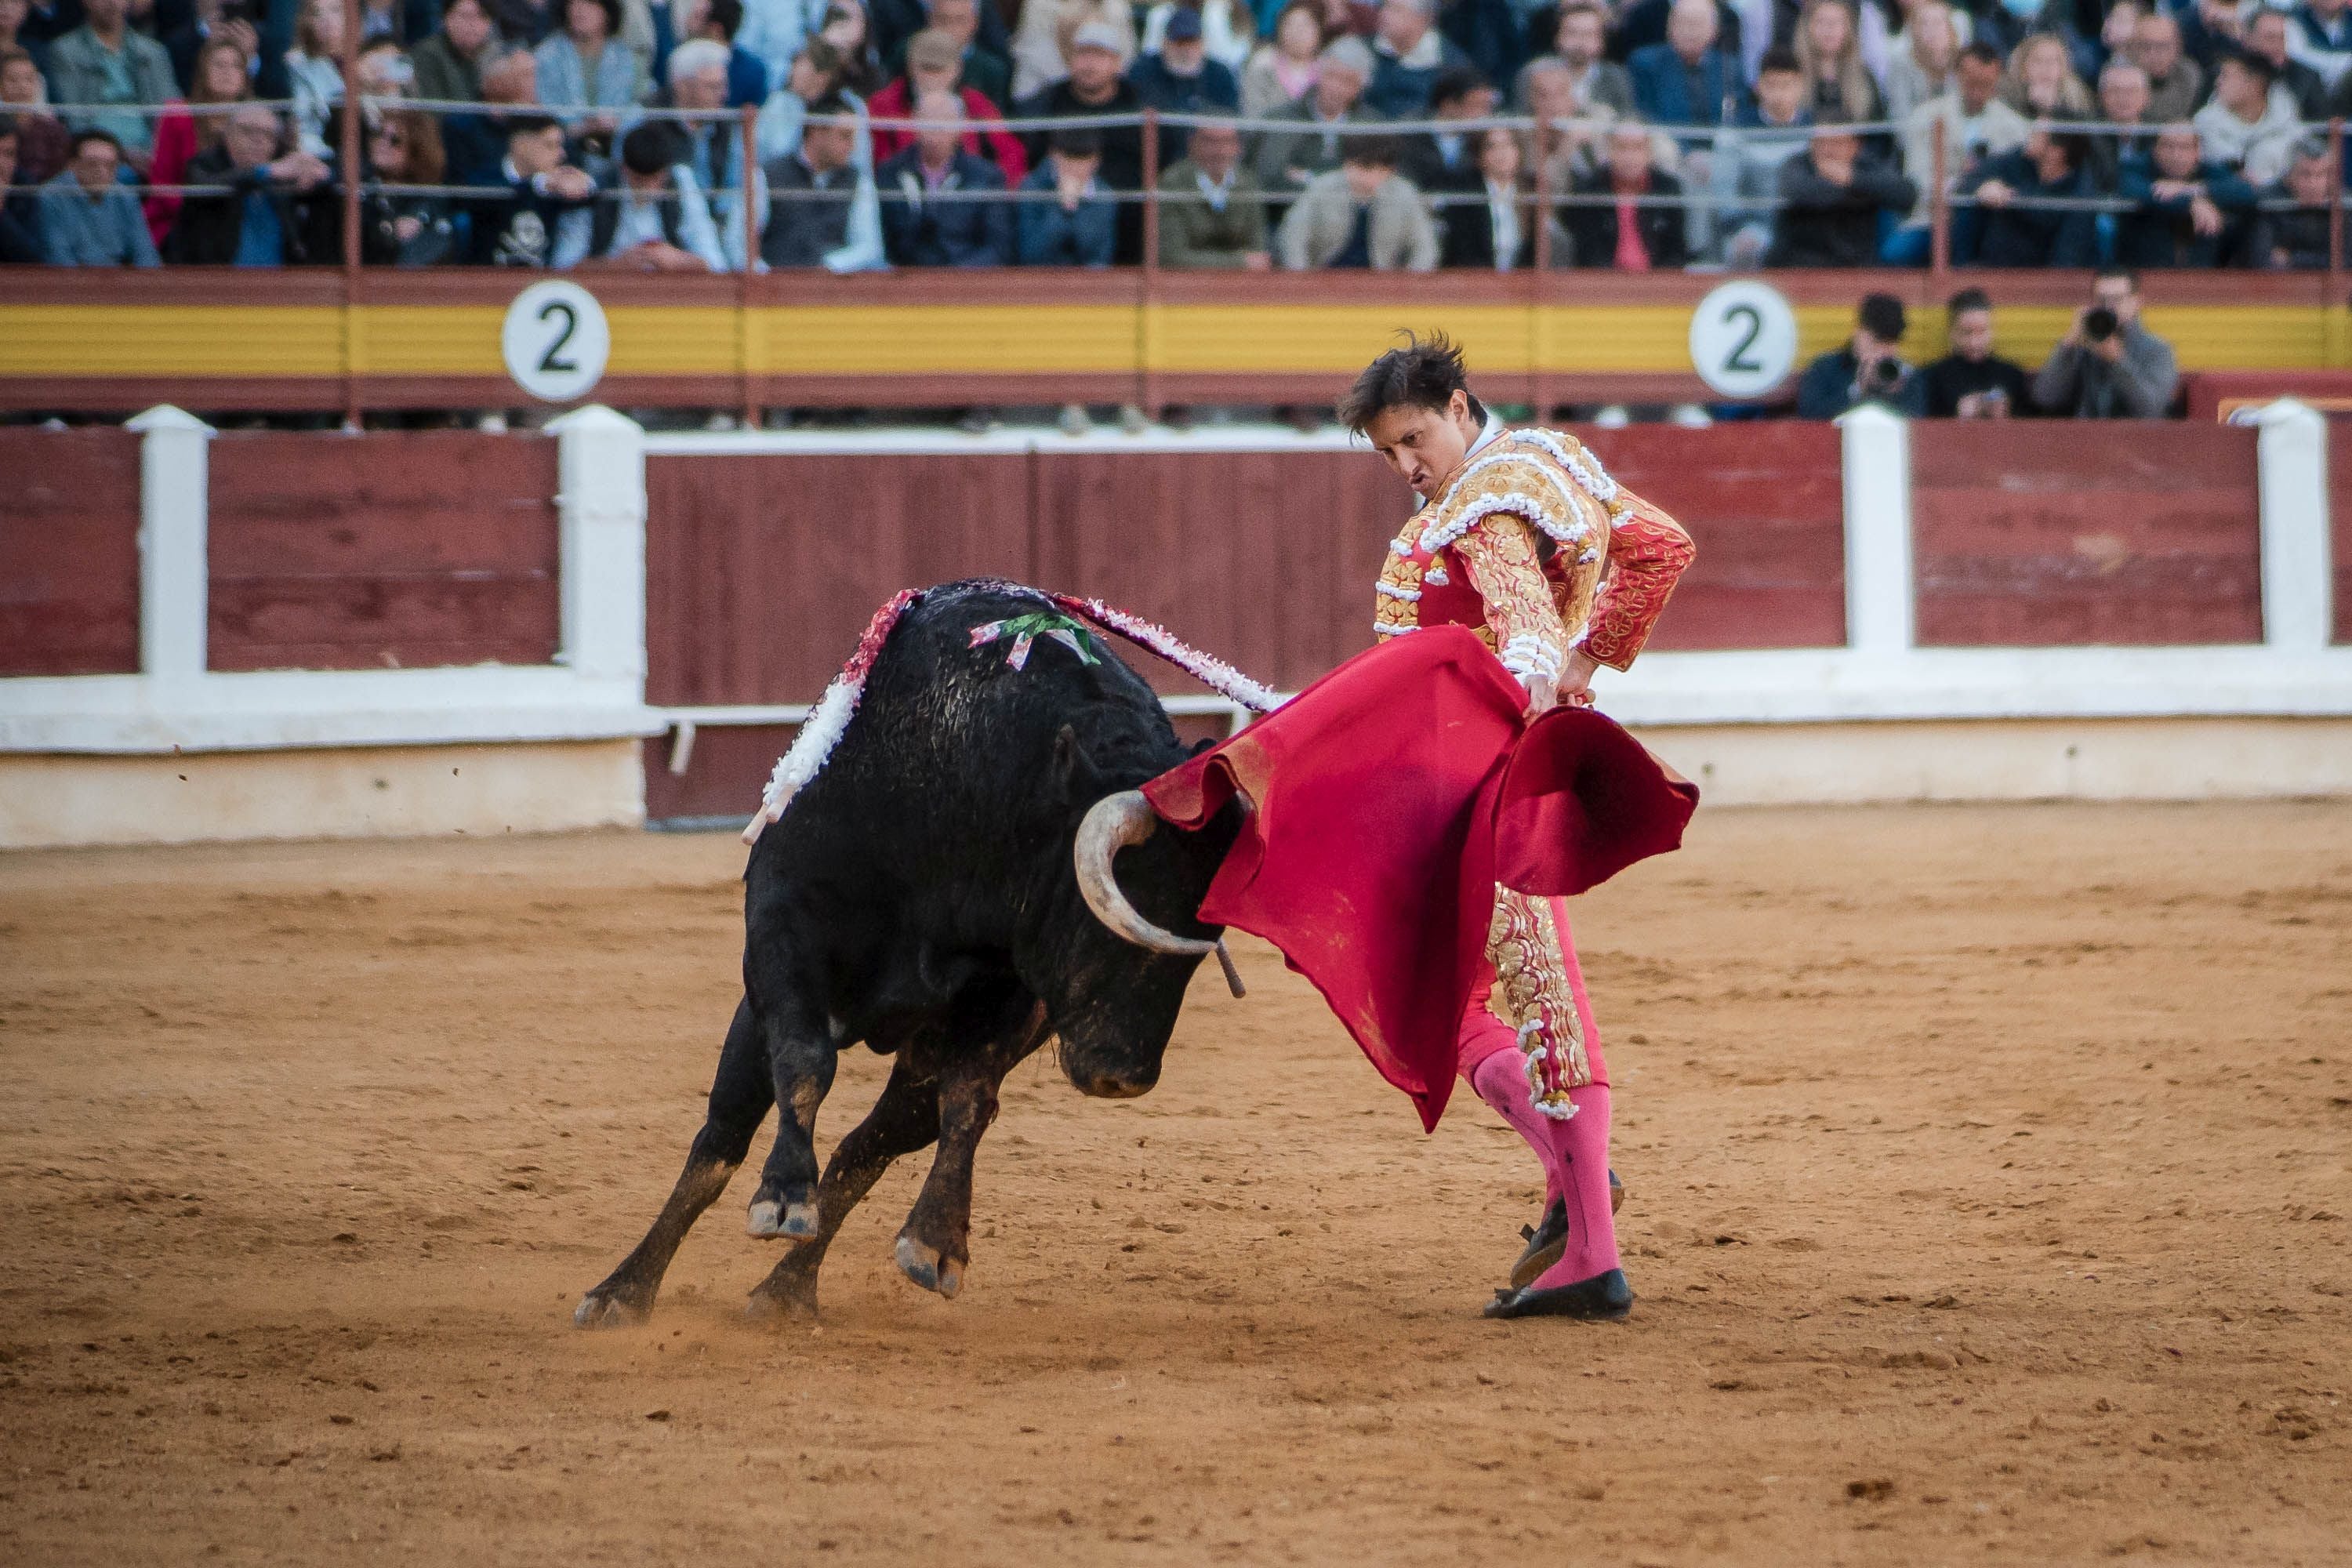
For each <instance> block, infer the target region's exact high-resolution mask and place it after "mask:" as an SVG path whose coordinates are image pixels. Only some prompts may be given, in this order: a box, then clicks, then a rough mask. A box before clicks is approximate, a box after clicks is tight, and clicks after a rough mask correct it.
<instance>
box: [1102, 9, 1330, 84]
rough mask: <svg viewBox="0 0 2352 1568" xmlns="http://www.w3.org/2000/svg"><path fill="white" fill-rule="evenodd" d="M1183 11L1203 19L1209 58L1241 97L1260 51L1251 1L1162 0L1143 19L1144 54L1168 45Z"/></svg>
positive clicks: (1202, 38) (1202, 37)
mask: <svg viewBox="0 0 2352 1568" xmlns="http://www.w3.org/2000/svg"><path fill="white" fill-rule="evenodd" d="M1179 11H1190V12H1192V15H1193V16H1195V17H1196V18H1198V19H1199V21H1200V24H1201V41H1202V44H1203V45H1204V46H1205V47H1206V49H1207V53H1208V57H1209V58H1211V59H1213V60H1214V61H1216V62H1217V63H1218V64H1219V65H1221V66H1223V67H1224V68H1225V69H1226V70H1227V71H1228V72H1230V73H1231V74H1232V76H1233V78H1234V89H1235V92H1236V93H1238V92H1239V90H1240V82H1241V73H1242V70H1243V68H1244V67H1245V66H1247V65H1248V64H1249V58H1250V52H1251V51H1252V50H1253V49H1255V47H1257V16H1256V14H1255V10H1254V9H1253V8H1252V6H1251V5H1250V4H1249V3H1248V0H1158V4H1156V5H1153V6H1152V7H1151V8H1150V10H1149V11H1146V12H1145V13H1144V16H1143V39H1142V52H1143V53H1144V54H1147V55H1149V54H1152V53H1155V52H1157V51H1158V49H1159V48H1160V45H1161V44H1163V43H1165V42H1166V41H1167V39H1168V25H1169V24H1170V23H1171V22H1172V21H1174V20H1175V19H1176V13H1177V12H1179ZM1307 56H1308V58H1310V59H1311V58H1314V51H1313V50H1311V49H1310V50H1308V51H1307ZM1225 107H1227V108H1229V109H1230V108H1232V107H1233V105H1231V104H1228V105H1226V106H1225Z"/></svg>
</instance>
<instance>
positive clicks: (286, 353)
mask: <svg viewBox="0 0 2352 1568" xmlns="http://www.w3.org/2000/svg"><path fill="white" fill-rule="evenodd" d="M2073 317H2074V311H2073V310H2071V309H2067V308H2063V307H2049V306H2042V307H2036V306H2008V307H2003V308H2002V309H2001V310H2000V313H1999V317H1998V320H1999V333H1998V339H1997V346H1998V348H1999V349H2000V352H2001V353H2004V354H2007V355H2009V356H2010V357H2011V358H2013V359H2015V360H2017V361H2019V362H2020V363H2027V364H2032V363H2038V362H2039V361H2040V360H2041V359H2042V356H2043V355H2045V354H2046V353H2049V350H2050V347H2051V345H2052V344H2053V343H2054V342H2057V341H2058V339H2059V337H2060V336H2061V335H2063V333H2064V331H2066V329H2067V326H2068V325H2069V323H2070V322H2071V321H2072V320H2073ZM608 318H609V320H610V321H611V323H612V330H613V354H612V359H611V362H610V367H609V368H610V371H611V374H616V375H732V374H737V373H738V372H740V370H741V369H742V368H743V365H742V360H743V357H744V355H745V353H746V352H747V348H746V343H745V341H744V340H745V336H746V333H747V331H748V338H749V343H748V353H749V356H750V359H751V369H752V370H754V371H755V372H758V373H761V374H776V375H860V374H867V375H893V374H897V375H919V374H952V373H982V374H984V373H987V372H990V371H1004V372H1011V373H1016V374H1019V373H1025V374H1057V373H1084V372H1097V373H1109V374H1120V373H1125V372H1129V371H1131V370H1133V369H1134V368H1135V366H1136V363H1137V359H1138V356H1139V353H1142V352H1144V344H1145V343H1146V342H1148V343H1149V345H1150V349H1149V352H1150V355H1151V362H1152V364H1153V367H1154V368H1155V369H1158V370H1162V371H1169V372H1175V373H1185V372H1203V373H1211V374H1214V373H1219V372H1232V373H1237V374H1248V373H1291V374H1298V373H1306V374H1335V375H1344V374H1349V372H1351V371H1353V370H1354V369H1356V368H1357V367H1358V366H1360V365H1361V364H1363V363H1364V362H1365V361H1366V360H1368V359H1370V357H1371V356H1372V355H1373V354H1375V353H1379V352H1380V351H1381V349H1382V348H1383V347H1385V346H1387V345H1388V344H1389V343H1390V342H1391V341H1392V340H1393V337H1394V334H1395V332H1396V331H1397V330H1398V329H1399V328H1401V327H1414V328H1422V329H1426V328H1431V327H1436V328H1442V329H1444V331H1449V332H1452V333H1454V335H1456V336H1457V337H1459V338H1460V339H1461V340H1462V341H1463V342H1465V344H1466V345H1467V347H1468V348H1469V351H1470V353H1471V358H1472V363H1475V365H1476V366H1477V367H1478V368H1479V369H1480V370H1481V371H1483V372H1487V373H1492V374H1514V373H1525V372H1526V371H1527V370H1528V366H1529V364H1530V362H1531V361H1532V362H1534V363H1540V364H1541V365H1542V366H1543V368H1544V369H1546V370H1548V371H1551V372H1556V373H1563V374H1577V373H1582V374H1605V373H1608V372H1630V373H1636V374H1642V373H1649V374H1658V373H1665V374H1677V373H1681V372H1685V371H1687V370H1688V369H1689V368H1690V364H1689V359H1688V351H1687V342H1688V331H1689V321H1690V315H1689V311H1688V310H1687V309H1686V308H1685V307H1683V306H1680V305H1633V306H1616V307H1608V306H1591V305H1585V306H1577V305H1555V306H1547V307H1544V308H1542V309H1541V310H1535V311H1530V310H1528V309H1525V308H1523V307H1519V306H1516V305H1475V306H1446V305H1444V304H1443V303H1433V304H1431V305H1429V306H1428V307H1426V308H1423V307H1419V306H1390V305H1329V306H1273V305H1266V306H1258V305H1165V306H1160V307H1157V308H1155V309H1153V310H1151V311H1150V313H1149V316H1148V317H1146V316H1144V315H1143V314H1141V313H1139V310H1138V308H1136V307H1133V306H1128V305H1117V304H1112V305H976V306H957V305H908V306H892V305H838V306H812V307H795V306H770V307H761V308H758V309H755V310H753V311H752V312H751V318H750V320H749V321H748V322H746V321H742V320H740V318H739V316H738V313H737V312H736V311H735V310H733V309H731V308H729V307H724V306H615V307H613V308H612V309H611V310H609V311H608ZM503 319H504V311H503V310H499V309H498V308H496V307H492V306H408V305H398V306H394V305H370V306H362V307H360V308H359V309H358V310H355V311H354V312H353V314H352V346H351V354H352V361H353V364H354V367H355V368H356V369H357V370H358V371H360V372H361V373H362V374H393V375H498V374H502V371H503V363H502V360H501V357H500V353H499V325H500V323H501V321H503ZM1797 321H1798V339H1799V348H1800V353H1801V355H1803V356H1811V355H1813V354H1817V353H1823V352H1826V351H1827V350H1830V349H1832V348H1835V347H1836V346H1837V345H1838V344H1840V343H1841V342H1844V341H1845V339H1846V337H1847V336H1848V335H1849V334H1850V333H1851V332H1852V331H1853V311H1852V310H1850V309H1848V308H1846V307H1843V306H1810V305H1809V306H1805V307H1802V308H1801V309H1800V310H1798V312H1797ZM2148 324H2149V325H2150V327H2151V328H2153V329H2154V330H2155V331H2158V332H2159V333H2161V334H2162V335H2163V336H2165V337H2167V338H2168V339H2169V340H2171V342H2173V344H2174V345H2175V347H2176V348H2177V349H2178V351H2179V356H2180V364H2181V368H2182V369H2184V370H2199V369H2225V368H2231V367H2260V368H2271V369H2282V370H2304V369H2320V368H2325V367H2326V366H2328V365H2331V364H2336V365H2344V364H2352V310H2347V308H2345V307H2340V306H2339V307H2336V308H2333V309H2330V310H2325V311H2321V310H2304V309H2298V308H2295V307H2292V306H2276V305H2263V306H2226V305H2214V306H2176V307H2161V306H2158V307H2151V308H2150V310H2149V311H2148ZM342 329H343V313H342V311H341V310H340V309H338V308H336V307H333V306H311V305H288V306H275V307H272V306H210V305H124V306H94V305H24V306H10V307H7V308H5V309H0V376H10V377H41V376H58V375H73V376H93V375H94V376H110V375H120V376H172V375H188V376H264V375H267V376H321V377H323V376H334V375H340V374H342V372H343V360H344V345H343V342H342ZM1147 332H1148V336H1146V335H1145V334H1146V333H1147ZM1905 348H1906V352H1907V353H1908V354H1909V355H1910V356H1911V357H1912V358H1913V359H1914V360H1916V361H1925V360H1927V359H1932V358H1934V357H1935V356H1936V355H1937V354H1939V353H1942V352H1943V348H1944V320H1943V313H1942V312H1941V311H1940V310H1916V311H1914V312H1913V313H1912V324H1911V331H1910V333H1909V335H1908V336H1907V337H1906V341H1905Z"/></svg>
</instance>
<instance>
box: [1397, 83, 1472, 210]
mask: <svg viewBox="0 0 2352 1568" xmlns="http://www.w3.org/2000/svg"><path fill="white" fill-rule="evenodd" d="M1429 110H1430V116H1431V118H1432V119H1435V120H1484V119H1486V118H1488V117H1489V116H1491V115H1492V114H1493V113H1494V112H1495V89H1493V88H1491V87H1488V86H1487V85H1486V78H1485V77H1482V76H1480V75H1479V74H1478V73H1477V72H1476V71H1475V70H1474V69H1471V68H1469V67H1466V66H1465V67H1464V68H1461V69H1459V70H1450V71H1447V72H1446V73H1445V74H1444V75H1443V76H1441V77H1439V78H1438V79H1437V85H1436V86H1435V87H1434V88H1433V89H1430V104H1429ZM1477 140H1478V137H1477V133H1476V132H1469V131H1423V132H1417V133H1415V134H1414V135H1412V136H1409V137H1407V138H1406V139H1405V142H1404V163H1403V164H1402V168H1401V169H1400V172H1401V173H1402V174H1403V175H1404V177H1405V178H1406V179H1408V180H1411V181H1412V183H1413V184H1414V186H1415V187H1416V188H1417V189H1419V190H1420V191H1421V192H1422V194H1423V195H1434V194H1436V193H1439V192H1445V191H1456V192H1460V191H1475V190H1476V189H1477V188H1478V183H1479V174H1478V149H1477V146H1476V145H1475V143H1476V142H1477Z"/></svg>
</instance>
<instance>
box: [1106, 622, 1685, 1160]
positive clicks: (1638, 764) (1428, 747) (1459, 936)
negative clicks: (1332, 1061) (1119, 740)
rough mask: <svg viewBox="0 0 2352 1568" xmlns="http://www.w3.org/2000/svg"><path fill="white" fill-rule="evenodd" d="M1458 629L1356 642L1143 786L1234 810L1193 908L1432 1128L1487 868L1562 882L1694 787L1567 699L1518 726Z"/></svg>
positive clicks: (1564, 887)
mask: <svg viewBox="0 0 2352 1568" xmlns="http://www.w3.org/2000/svg"><path fill="white" fill-rule="evenodd" d="M1525 703H1526V696H1525V694H1524V693H1523V692H1522V691H1521V689H1520V688H1519V684H1518V682H1517V681H1516V680H1514V679H1512V678H1511V675H1510V673H1509V672H1508V671H1507V670H1506V669H1504V668H1503V667H1502V665H1501V664H1500V663H1499V662H1497V661H1496V658H1495V656H1494V655H1493V654H1491V653H1489V652H1488V651H1487V650H1486V645H1484V644H1483V643H1481V642H1480V641H1479V640H1478V638H1477V637H1475V635H1474V634H1473V633H1471V632H1470V631H1469V630H1468V629H1467V628H1465V627H1462V626H1424V627H1423V628H1422V629H1421V630H1419V631H1417V632H1415V633H1414V634H1413V635H1412V636H1411V637H1396V638H1392V639H1391V640H1390V641H1388V642H1386V643H1384V644H1382V645H1381V646H1380V647H1375V648H1373V649H1371V650H1370V652H1367V653H1362V654H1359V655H1358V656H1357V657H1356V658H1351V659H1349V661H1348V662H1347V663H1345V664H1343V665H1341V666H1339V668H1337V669H1335V670H1333V671H1332V672H1331V673H1330V674H1328V675H1327V676H1325V677H1324V678H1323V679H1321V680H1318V681H1317V682H1316V683H1315V684H1314V685H1312V686H1310V687H1308V688H1307V689H1306V690H1304V691H1302V692H1300V693H1299V694H1298V695H1297V697H1296V698H1294V699H1292V700H1290V701H1289V702H1287V703H1286V704H1284V705H1283V706H1282V707H1281V708H1279V709H1277V710H1275V711H1274V712H1273V713H1271V714H1269V715H1267V716H1266V717H1265V718H1264V719H1261V720H1259V721H1257V722H1256V723H1255V724H1253V725H1251V726H1250V727H1249V728H1248V729H1246V730H1244V731H1242V732H1241V733H1240V734H1238V735H1235V736H1234V737H1233V738H1232V739H1231V740H1229V741H1227V742H1224V743H1223V745H1221V746H1218V747H1217V748H1216V749H1215V750H1213V751H1209V752H1202V754H1201V755H1199V756H1197V757H1195V758H1193V759H1192V761H1191V762H1189V763H1185V764H1184V765H1183V766H1182V767H1181V768H1177V769H1175V770H1173V771H1172V772H1170V773H1162V774H1161V775H1160V777H1158V778H1156V779H1153V780H1152V781H1151V782H1150V784H1145V785H1144V786H1143V795H1144V798H1145V799H1147V800H1149V801H1150V803H1151V806H1152V809H1153V810H1154V811H1156V812H1158V813H1159V814H1160V816H1161V817H1162V818H1164V819H1165V820H1167V821H1168V822H1171V823H1172V824H1174V825H1175V826H1178V827H1198V826H1201V825H1202V823H1204V822H1206V821H1207V820H1208V819H1209V817H1210V816H1213V815H1214V814H1215V813H1216V811H1217V809H1218V808H1219V807H1221V806H1222V805H1224V803H1225V802H1226V801H1227V800H1228V799H1230V798H1231V797H1232V796H1234V795H1241V796H1242V797H1243V799H1244V801H1246V802H1247V803H1248V805H1249V808H1250V816H1249V820H1248V821H1247V822H1246V823H1245V824H1244V826H1243V827H1242V831H1241V837H1239V838H1237V839H1235V840H1234V847H1233V850H1232V852H1231V853H1229V854H1228V855H1227V856H1226V857H1225V861H1224V864H1223V867H1222V868H1220V869H1219V870H1218V872H1217V876H1216V879H1215V880H1214V881H1213V882H1212V883H1211V884H1210V886H1209V893H1208V897H1207V898H1206V899H1204V900H1202V904H1201V918H1202V920H1203V921H1211V922H1213V923H1215V924H1218V925H1229V926H1235V927H1238V928H1239V929H1241V930H1243V931H1249V932H1251V933H1252V934H1254V935H1256V936H1261V937H1264V938H1265V940H1266V941H1268V942H1272V943H1273V944H1274V945H1275V946H1276V947H1277V948H1279V949H1281V951H1282V955H1283V957H1284V958H1285V959H1286V960H1288V962H1289V964H1290V967H1291V968H1293V969H1295V970H1297V972H1298V973H1301V974H1304V975H1305V976H1307V979H1308V980H1310V981H1312V982H1314V984H1315V985H1316V987H1317V988H1318V990H1320V991H1321V992H1322V993H1323V996H1324V999H1325V1000H1326V1001H1328V1003H1330V1005H1331V1010H1332V1011H1333V1012H1334V1013H1337V1014H1338V1015H1339V1020H1340V1022H1341V1023H1343V1024H1345V1025H1347V1026H1348V1030H1349V1033H1350V1034H1352V1035H1354V1036H1355V1037H1356V1043H1357V1044H1358V1045H1360V1046H1361V1047H1363V1050H1364V1054H1365V1055H1366V1056H1367V1057H1370V1058H1371V1061H1372V1065H1373V1066H1374V1067H1375V1068H1379V1069H1380V1072H1381V1077H1383V1078H1385V1079H1388V1080H1389V1081H1390V1082H1391V1083H1392V1084H1394V1085H1396V1086H1397V1087H1398V1088H1399V1089H1402V1090H1404V1091H1405V1093H1407V1094H1408V1095H1411V1096H1412V1101H1413V1104H1414V1107H1415V1108H1416V1109H1417V1110H1419V1111H1420V1112H1421V1120H1422V1125H1423V1128H1424V1129H1429V1128H1434V1127H1435V1126H1436V1125H1437V1119H1438V1117H1439V1116H1440V1115H1442V1114H1444V1110H1445V1101H1446V1098H1447V1096H1448V1095H1450V1094H1451V1093H1452V1092H1453V1088H1454V1049H1455V1039H1456V1037H1457V1035H1458V1034H1459V1032H1460V1027H1461V1021H1462V1013H1463V1009H1464V1008H1465V1006H1466V1005H1468V1003H1469V1000H1470V984H1471V978H1472V976H1473V974H1474V973H1475V972H1476V969H1477V965H1478V961H1479V959H1480V958H1481V957H1482V956H1484V954H1485V952H1486V928H1487V922H1488V911H1489V910H1491V909H1492V908H1493V906H1494V898H1495V892H1494V889H1495V884H1496V882H1501V883H1503V884H1504V885H1505V886H1507V887H1511V888H1516V889H1518V890H1519V891H1521V892H1523V893H1533V894H1538V895H1562V896H1565V895H1568V894H1573V893H1580V892H1583V891H1584V890H1585V889H1588V888H1591V887H1594V886H1596V885H1598V884H1599V883H1601V882H1603V881H1606V880H1607V879H1609V878H1611V877H1612V876H1614V875H1615V874H1616V873H1617V872H1619V871H1621V870H1622V869H1624V868H1626V867H1627V866H1630V865H1632V864H1633V862H1634V861H1636V860H1640V859H1643V858H1646V857H1648V856H1652V855H1657V854H1662V853H1664V851H1666V850H1669V849H1673V848H1676V847H1679V846H1680V845H1681V843H1682V834H1683V825H1684V824H1685V823H1686V822H1688V821H1689V820H1690V815H1691V812H1692V810H1693V809H1694V808H1695V807H1696V805H1697V804H1698V789H1697V786H1696V785H1695V784H1690V783H1689V782H1688V781H1686V780H1685V779H1683V778H1682V777H1680V776H1679V775H1677V774H1675V773H1672V772H1671V771H1669V770H1668V769H1666V768H1665V767H1664V766H1663V765H1662V764H1661V763H1659V762H1658V760H1657V759H1656V758H1654V757H1653V756H1652V755H1651V754H1650V753H1649V752H1648V751H1647V750H1646V749H1644V748H1643V745H1642V744H1641V742H1638V741H1636V740H1634V739H1633V736H1631V735H1629V734H1627V733H1626V732H1625V731H1623V730H1622V729H1621V728H1619V727H1618V725H1617V724H1616V723H1614V722H1613V721H1611V720H1609V719H1606V718H1603V717H1602V716H1601V714H1599V713H1596V712H1594V711H1592V710H1591V709H1589V708H1556V709H1553V710H1550V711H1549V712H1547V713H1545V714H1543V715H1541V716H1540V717H1538V718H1537V719H1536V720H1534V721H1532V722H1529V721H1527V720H1526V719H1525V718H1524V717H1523V712H1522V710H1523V709H1524V707H1525Z"/></svg>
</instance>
